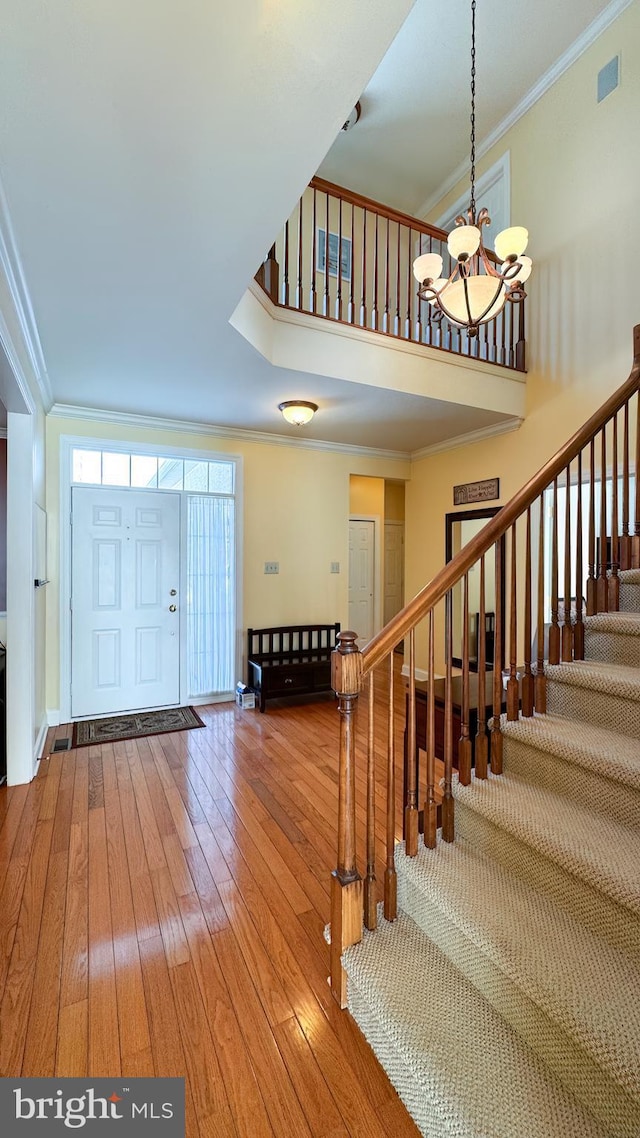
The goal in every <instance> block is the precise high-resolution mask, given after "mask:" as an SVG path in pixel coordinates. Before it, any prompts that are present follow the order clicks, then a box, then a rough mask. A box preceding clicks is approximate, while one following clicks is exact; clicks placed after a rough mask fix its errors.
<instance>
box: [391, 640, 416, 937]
mask: <svg viewBox="0 0 640 1138" xmlns="http://www.w3.org/2000/svg"><path fill="white" fill-rule="evenodd" d="M394 728H395V721H394V676H393V652H390V653H389V716H388V725H387V731H388V736H387V865H386V868H385V871H384V915H385V917H386V919H387V920H388V921H395V919H396V916H397V915H398V901H397V897H398V881H397V878H396V859H395V848H396V745H395V734H394ZM413 758H414V756H413V755H412V754H411V753H410V760H411V761H410V762H409V763H408V766H409V767H411V766H412V765H413Z"/></svg>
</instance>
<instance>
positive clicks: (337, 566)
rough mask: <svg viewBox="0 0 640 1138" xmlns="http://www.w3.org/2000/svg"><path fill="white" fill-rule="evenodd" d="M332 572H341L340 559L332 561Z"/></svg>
mask: <svg viewBox="0 0 640 1138" xmlns="http://www.w3.org/2000/svg"><path fill="white" fill-rule="evenodd" d="M331 572H332V573H339V572H340V562H339V561H332V562H331Z"/></svg>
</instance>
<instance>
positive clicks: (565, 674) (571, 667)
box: [544, 660, 640, 701]
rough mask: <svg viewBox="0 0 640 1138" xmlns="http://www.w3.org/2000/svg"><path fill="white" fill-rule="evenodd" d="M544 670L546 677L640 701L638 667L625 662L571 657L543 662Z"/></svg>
mask: <svg viewBox="0 0 640 1138" xmlns="http://www.w3.org/2000/svg"><path fill="white" fill-rule="evenodd" d="M544 672H545V675H546V677H547V679H549V680H555V681H557V682H559V683H565V684H573V685H574V686H576V687H581V688H589V689H590V690H592V691H597V692H603V693H605V694H607V695H616V696H620V697H621V698H622V699H630V700H638V701H640V669H638V668H634V667H632V666H630V665H628V664H609V663H603V662H601V661H597V660H573V661H571V662H570V663H566V664H545V666H544Z"/></svg>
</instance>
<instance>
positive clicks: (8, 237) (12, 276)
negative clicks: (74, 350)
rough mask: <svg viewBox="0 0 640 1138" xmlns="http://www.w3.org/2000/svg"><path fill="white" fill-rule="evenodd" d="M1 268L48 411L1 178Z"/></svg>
mask: <svg viewBox="0 0 640 1138" xmlns="http://www.w3.org/2000/svg"><path fill="white" fill-rule="evenodd" d="M0 271H1V272H2V275H3V277H4V280H5V283H6V286H7V289H8V291H9V295H10V297H11V301H12V303H13V308H14V312H15V315H16V319H17V321H18V325H19V327H20V332H21V333H22V340H23V342H24V346H25V349H26V352H27V355H28V357H29V362H30V364H31V368H32V371H33V375H34V378H35V380H36V383H37V384H38V388H39V390H40V395H41V397H42V402H43V404H44V408H45V411H47V410H48V409H49V408H50V407H51V405H52V403H53V393H52V391H51V383H50V381H49V376H48V374H47V365H46V363H45V359H44V352H43V351H42V344H41V343H40V335H39V333H38V326H37V324H36V318H35V315H34V311H33V305H32V303H31V296H30V295H29V289H28V287H27V281H26V277H25V273H24V269H23V267H22V261H21V258H20V254H19V252H18V244H17V241H16V236H15V231H14V228H13V223H12V221H11V215H10V213H9V203H8V202H7V196H6V194H5V190H4V185H3V183H2V179H1V178H0Z"/></svg>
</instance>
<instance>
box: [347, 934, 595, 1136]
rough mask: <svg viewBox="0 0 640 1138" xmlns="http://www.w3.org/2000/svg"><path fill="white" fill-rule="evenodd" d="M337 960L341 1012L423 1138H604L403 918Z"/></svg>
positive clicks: (493, 1012) (444, 958) (557, 1083)
mask: <svg viewBox="0 0 640 1138" xmlns="http://www.w3.org/2000/svg"><path fill="white" fill-rule="evenodd" d="M343 962H344V965H345V968H346V971H347V975H348V978H349V983H348V990H349V1007H350V1009H351V1010H352V1012H353V1014H354V1016H355V1018H356V1020H357V1022H358V1023H359V1024H360V1027H361V1029H362V1030H363V1032H364V1034H365V1036H366V1037H367V1039H368V1040H369V1042H370V1044H371V1045H372V1047H373V1049H374V1051H375V1052H376V1054H377V1055H378V1058H379V1059H380V1061H381V1062H382V1064H383V1066H384V1067H385V1069H386V1070H387V1072H388V1073H389V1074H390V1077H391V1079H392V1081H393V1082H394V1083H395V1085H396V1089H397V1090H398V1092H399V1094H400V1095H401V1097H402V1099H403V1101H404V1103H405V1105H406V1106H407V1109H408V1110H409V1111H410V1113H411V1114H412V1116H413V1118H414V1119H415V1121H416V1123H417V1124H418V1126H419V1127H420V1129H421V1131H422V1133H423V1134H424V1135H425V1138H514V1136H518V1138H520V1136H522V1138H609V1135H610V1131H609V1130H607V1129H605V1128H604V1126H602V1125H600V1124H599V1123H598V1122H596V1121H595V1119H594V1118H593V1117H592V1116H591V1115H590V1114H588V1113H587V1112H586V1111H585V1110H584V1109H583V1108H582V1107H581V1105H580V1104H579V1103H578V1102H577V1100H576V1099H575V1098H574V1097H573V1096H572V1095H571V1094H569V1093H568V1092H567V1091H565V1090H564V1088H563V1087H562V1086H561V1085H560V1084H559V1082H557V1081H556V1079H555V1078H554V1077H553V1076H551V1075H549V1073H548V1072H547V1071H546V1070H545V1068H544V1066H543V1064H542V1063H541V1062H540V1061H539V1060H538V1058H537V1057H536V1056H535V1055H534V1053H533V1052H532V1051H530V1049H529V1048H528V1047H527V1046H526V1045H525V1044H523V1043H522V1041H521V1040H520V1039H519V1038H518V1036H517V1035H516V1033H515V1032H514V1031H513V1030H512V1029H511V1028H510V1027H509V1026H508V1025H507V1024H506V1023H505V1021H504V1020H503V1019H502V1017H501V1016H500V1015H499V1014H498V1013H497V1012H496V1011H495V1010H494V1008H493V1007H492V1006H491V1005H490V1004H489V1003H488V1002H487V1001H486V1000H485V999H484V998H483V997H482V996H481V995H480V993H479V992H478V991H477V989H476V988H474V986H473V985H472V984H471V983H469V982H468V981H467V980H466V979H465V978H464V977H463V976H462V975H461V973H460V972H459V971H458V970H457V969H456V968H454V966H453V965H452V964H451V962H450V961H449V960H447V958H446V957H445V956H444V955H443V953H442V952H440V950H439V949H438V948H437V947H436V946H435V945H434V944H433V943H432V941H430V940H429V938H428V937H427V936H426V934H425V933H424V932H423V931H422V930H421V929H419V928H418V927H417V925H416V924H415V923H414V922H413V921H412V920H411V919H410V918H409V917H407V916H406V915H405V914H403V913H401V914H400V915H399V916H398V919H397V920H396V921H394V922H393V924H389V923H387V922H386V921H384V920H382V921H381V922H380V927H379V928H378V929H377V931H376V932H375V933H367V932H365V934H364V939H363V940H362V941H361V942H360V944H357V945H353V946H352V947H351V948H349V949H347V950H346V951H345V953H344V954H343Z"/></svg>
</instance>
